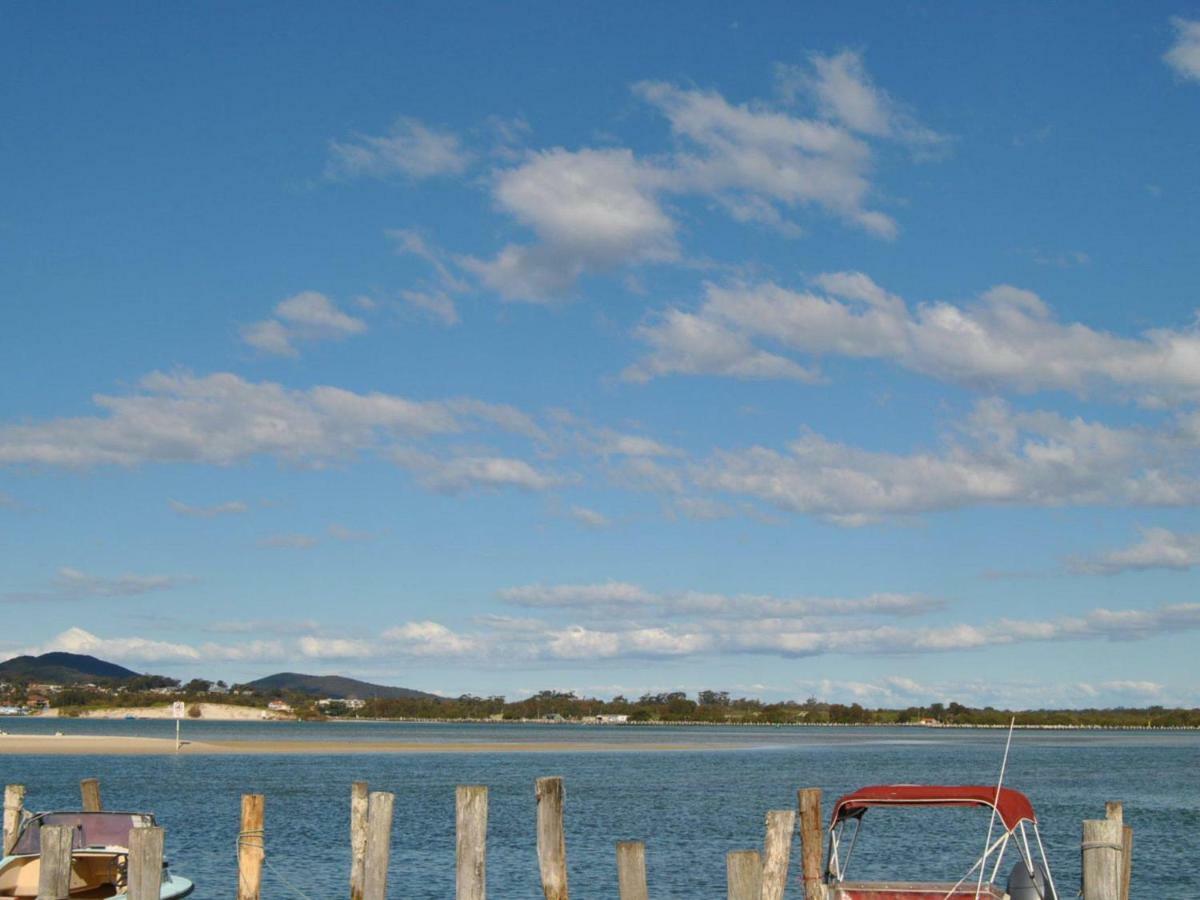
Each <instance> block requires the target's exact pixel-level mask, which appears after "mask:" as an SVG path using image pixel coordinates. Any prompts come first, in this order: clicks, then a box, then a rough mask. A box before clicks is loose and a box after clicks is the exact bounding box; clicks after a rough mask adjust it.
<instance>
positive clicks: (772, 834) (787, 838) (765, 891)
mask: <svg viewBox="0 0 1200 900" xmlns="http://www.w3.org/2000/svg"><path fill="white" fill-rule="evenodd" d="M795 833H796V811H795V810H793V809H773V810H771V811H770V812H768V813H767V835H766V839H765V840H764V841H763V871H762V900H783V894H784V891H786V890H787V874H788V859H789V858H790V857H791V853H792V835H794V834H795Z"/></svg>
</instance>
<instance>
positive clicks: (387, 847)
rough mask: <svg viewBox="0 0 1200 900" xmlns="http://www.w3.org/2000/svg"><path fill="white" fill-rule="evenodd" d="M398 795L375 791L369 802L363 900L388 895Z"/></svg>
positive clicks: (379, 898) (380, 898)
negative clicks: (394, 811) (388, 877)
mask: <svg viewBox="0 0 1200 900" xmlns="http://www.w3.org/2000/svg"><path fill="white" fill-rule="evenodd" d="M395 802H396V796H395V795H394V794H389V793H387V792H386V791H372V792H371V794H370V798H369V800H368V803H367V853H366V858H365V860H364V862H363V900H384V898H385V897H386V896H387V873H388V859H389V857H390V856H391V852H392V809H393V807H394V805H395Z"/></svg>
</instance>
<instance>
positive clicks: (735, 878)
mask: <svg viewBox="0 0 1200 900" xmlns="http://www.w3.org/2000/svg"><path fill="white" fill-rule="evenodd" d="M762 870H763V867H762V855H761V854H760V853H759V852H758V851H757V850H731V851H730V852H729V853H727V854H725V880H726V885H727V887H728V898H729V900H759V898H760V897H761V896H762Z"/></svg>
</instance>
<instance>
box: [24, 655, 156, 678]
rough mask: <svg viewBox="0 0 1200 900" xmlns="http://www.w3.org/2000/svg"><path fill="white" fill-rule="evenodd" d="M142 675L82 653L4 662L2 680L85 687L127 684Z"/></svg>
mask: <svg viewBox="0 0 1200 900" xmlns="http://www.w3.org/2000/svg"><path fill="white" fill-rule="evenodd" d="M138 676H139V673H138V672H135V671H133V670H132V669H127V668H125V667H124V666H118V665H117V664H116V663H110V662H105V661H104V660H102V659H96V657H94V656H87V655H85V654H82V653H43V654H42V655H41V656H14V657H13V658H12V659H9V660H5V661H4V662H0V680H3V681H17V680H20V681H34V682H39V683H44V684H84V683H87V682H93V681H124V680H125V679H127V678H137V677H138Z"/></svg>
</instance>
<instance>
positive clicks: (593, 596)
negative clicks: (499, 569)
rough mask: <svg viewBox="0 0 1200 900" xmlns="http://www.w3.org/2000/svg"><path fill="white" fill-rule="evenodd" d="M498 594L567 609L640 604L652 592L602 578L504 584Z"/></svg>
mask: <svg viewBox="0 0 1200 900" xmlns="http://www.w3.org/2000/svg"><path fill="white" fill-rule="evenodd" d="M500 597H501V598H502V599H503V600H505V601H506V602H508V603H512V604H515V605H517V606H526V607H540V608H546V607H562V608H568V609H570V608H576V607H587V606H607V607H612V606H624V605H639V606H640V605H648V604H650V603H652V602H653V601H654V600H655V594H653V593H651V592H650V591H647V590H646V589H645V588H642V587H639V586H638V585H636V584H629V583H628V582H624V581H606V582H603V583H601V584H556V585H541V584H527V585H522V586H520V587H511V588H505V589H504V590H502V591H501V592H500Z"/></svg>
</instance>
